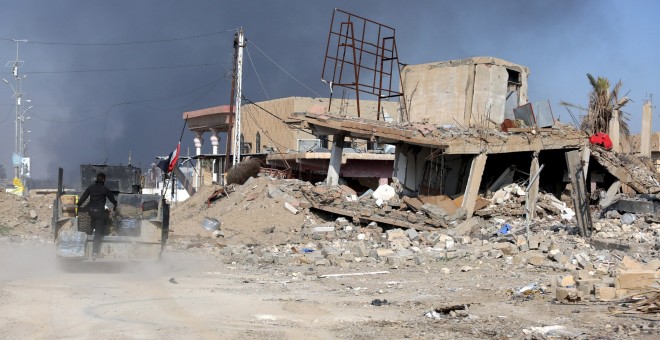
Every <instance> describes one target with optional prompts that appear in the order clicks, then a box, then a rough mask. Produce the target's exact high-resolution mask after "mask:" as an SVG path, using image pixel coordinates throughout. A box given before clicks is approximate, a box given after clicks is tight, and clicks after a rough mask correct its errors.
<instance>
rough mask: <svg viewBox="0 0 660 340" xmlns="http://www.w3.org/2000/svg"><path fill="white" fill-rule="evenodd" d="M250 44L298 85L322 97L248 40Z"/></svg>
mask: <svg viewBox="0 0 660 340" xmlns="http://www.w3.org/2000/svg"><path fill="white" fill-rule="evenodd" d="M248 43H250V44H252V45H253V46H254V47H255V48H256V49H257V51H259V52H261V54H263V55H264V56H265V57H266V58H268V60H270V62H271V63H273V64H274V65H275V66H277V67H278V68H279V69H280V70H282V71H283V72H284V73H286V74H287V75H288V76H289V77H291V78H292V79H293V80H295V81H296V82H297V83H298V84H300V85H302V86H303V87H304V88H306V89H308V90H309V91H310V92H312V93H314V94H315V95H316V96H317V97H322V96H321V95H320V94H318V93H317V92H316V91H314V90H312V89H311V88H310V87H309V86H307V85H305V84H304V83H303V82H301V81H300V80H298V79H297V78H296V77H294V76H293V75H292V74H291V73H289V71H287V70H285V69H284V67H282V66H280V64H278V63H276V62H275V60H273V59H272V58H271V57H270V56H268V54H266V52H264V51H263V50H262V49H260V48H259V46H257V45H256V44H255V43H253V42H252V41H251V40H248Z"/></svg>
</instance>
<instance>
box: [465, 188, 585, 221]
mask: <svg viewBox="0 0 660 340" xmlns="http://www.w3.org/2000/svg"><path fill="white" fill-rule="evenodd" d="M525 195H526V193H525V189H524V188H522V187H521V186H520V185H518V184H515V183H511V184H509V185H506V186H504V187H502V188H501V189H499V190H497V191H496V192H494V193H493V194H492V196H490V197H489V202H490V204H489V205H488V206H486V207H484V208H482V209H479V210H477V211H475V215H477V216H484V217H498V216H522V215H525V198H526V197H525ZM535 215H536V216H538V217H541V218H542V217H545V216H547V217H549V218H554V217H560V218H561V219H563V220H566V221H570V220H571V219H572V218H574V216H575V212H574V211H573V209H571V208H569V207H568V205H567V204H566V202H564V201H561V200H559V199H557V198H556V197H555V196H554V195H552V194H547V193H542V194H540V195H539V197H538V202H537V203H536V210H535Z"/></svg>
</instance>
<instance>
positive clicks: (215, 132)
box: [182, 97, 398, 188]
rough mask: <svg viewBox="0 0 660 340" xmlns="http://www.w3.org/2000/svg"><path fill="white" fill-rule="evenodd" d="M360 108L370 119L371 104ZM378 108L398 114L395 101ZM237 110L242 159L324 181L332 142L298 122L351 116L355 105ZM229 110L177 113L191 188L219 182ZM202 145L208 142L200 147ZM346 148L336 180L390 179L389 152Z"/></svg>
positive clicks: (359, 143) (302, 101)
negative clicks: (188, 155)
mask: <svg viewBox="0 0 660 340" xmlns="http://www.w3.org/2000/svg"><path fill="white" fill-rule="evenodd" d="M360 104H361V108H362V112H363V116H364V117H367V118H371V119H376V112H377V110H376V103H375V102H373V101H362V102H361V103H360ZM382 106H383V112H392V115H395V114H396V112H397V110H398V103H397V102H387V103H383V104H382ZM241 109H242V117H243V118H242V124H241V131H240V135H241V137H240V140H241V150H242V158H245V157H252V158H260V159H262V160H263V162H264V164H265V165H267V166H269V167H272V168H276V169H279V170H288V171H291V172H292V173H294V174H295V176H296V177H299V178H305V179H308V180H315V179H316V180H319V179H323V178H324V177H325V175H326V171H327V168H328V162H329V159H330V150H329V149H328V145H329V144H332V143H333V139H332V138H333V137H332V135H330V136H328V135H322V136H315V135H313V134H312V131H311V130H309V129H303V128H301V126H300V125H301V124H302V121H303V119H302V117H304V115H305V114H306V113H308V112H320V113H323V112H328V111H330V112H333V113H334V114H335V115H337V116H339V117H355V116H356V115H357V103H356V101H355V100H335V101H330V100H329V99H328V98H308V97H287V98H279V99H274V100H268V101H262V102H256V103H249V104H245V105H242V107H241ZM231 110H232V108H231V107H230V106H229V105H221V106H216V107H210V108H205V109H201V110H195V111H189V112H184V113H183V117H182V118H183V119H184V120H186V122H187V126H188V129H190V131H192V132H193V133H194V136H195V137H194V143H195V156H194V157H193V158H194V159H195V160H197V162H196V164H197V166H196V168H197V171H196V176H194V177H195V178H194V181H193V182H194V184H195V187H196V188H199V187H200V186H202V185H205V184H211V183H212V182H218V183H221V184H222V183H223V177H222V174H223V173H224V172H225V171H226V169H227V161H226V159H227V157H226V156H227V153H226V151H225V150H226V143H222V142H221V134H223V133H227V132H228V131H229V130H230V128H231V127H232V126H233V124H234V123H235V122H234V121H233V112H231ZM205 140H208V141H209V142H210V143H207V144H206V145H205ZM208 144H210V146H211V147H210V148H209V146H208ZM346 144H347V148H346V151H347V152H346V153H345V154H344V157H343V158H342V164H343V165H344V168H343V170H342V176H344V177H345V178H347V179H353V180H355V181H356V182H363V183H365V185H368V184H369V183H374V182H375V183H376V185H377V183H378V181H379V180H381V178H383V179H385V180H386V179H387V178H390V177H391V169H392V168H393V166H394V154H393V149H391V150H384V146H379V145H373V144H370V143H367V142H366V141H364V140H347V141H346ZM209 149H210V152H209ZM230 156H231V155H230ZM204 160H206V161H208V162H209V163H212V166H211V170H210V171H208V170H206V171H205V169H204V168H203V167H202V166H201V163H202V161H204ZM229 161H230V162H231V157H229Z"/></svg>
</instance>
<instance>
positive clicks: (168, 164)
mask: <svg viewBox="0 0 660 340" xmlns="http://www.w3.org/2000/svg"><path fill="white" fill-rule="evenodd" d="M179 151H181V142H179V144H177V145H176V149H174V151H172V152H170V154H169V156H167V158H166V159H163V160H161V161H160V162H158V167H159V168H160V169H161V170H163V172H165V173H170V172H172V170H174V167H175V166H176V162H178V161H179Z"/></svg>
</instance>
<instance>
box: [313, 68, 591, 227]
mask: <svg viewBox="0 0 660 340" xmlns="http://www.w3.org/2000/svg"><path fill="white" fill-rule="evenodd" d="M401 74H402V83H403V88H404V91H403V92H404V93H405V94H406V95H405V96H404V97H403V98H404V99H402V100H406V101H407V107H408V112H407V116H408V121H407V122H400V123H396V124H395V123H388V122H383V121H373V120H367V119H357V118H348V117H339V116H337V115H334V114H332V113H331V112H329V113H328V114H316V113H307V114H306V115H305V121H306V124H307V125H306V126H307V127H309V128H310V129H311V130H312V131H313V132H314V133H315V134H316V135H333V136H335V138H334V140H337V141H338V140H344V139H346V138H361V139H365V140H369V141H372V142H375V143H379V144H393V145H396V152H395V154H396V156H395V166H394V167H393V169H392V177H393V178H396V179H397V180H398V181H399V182H400V183H401V184H402V186H403V191H402V192H403V194H405V195H410V196H418V195H423V196H439V195H441V196H448V197H450V198H452V199H457V198H458V201H457V202H459V201H460V204H459V205H460V206H461V207H462V208H463V209H464V210H465V211H466V214H467V215H468V216H471V215H472V213H473V212H474V204H475V202H476V199H477V197H478V195H479V194H480V193H482V194H483V193H486V192H488V191H490V192H492V191H495V190H497V189H499V188H500V187H501V186H503V185H505V184H509V183H511V182H514V181H519V182H520V183H522V182H525V181H526V180H528V179H529V177H530V174H534V173H535V172H537V171H538V169H539V167H540V164H544V165H545V167H546V168H545V170H544V172H543V174H541V176H540V177H539V181H537V182H535V183H534V185H533V186H532V188H531V191H532V193H537V192H538V190H539V188H542V189H543V190H544V191H547V192H559V193H560V192H561V191H562V190H563V186H564V185H563V184H565V183H566V182H568V178H567V176H565V173H566V169H567V167H566V161H565V157H564V154H565V152H566V151H570V150H579V149H581V148H584V147H585V146H586V145H587V144H586V143H587V141H586V138H585V136H584V134H583V133H581V132H579V131H576V130H575V129H574V128H572V127H570V126H567V125H563V124H561V123H558V122H556V121H555V120H554V119H553V117H552V114H551V112H550V111H547V110H545V111H544V110H537V112H538V113H542V114H544V116H541V115H539V114H538V113H537V114H536V115H535V112H534V108H533V106H532V108H531V109H529V110H521V109H520V108H521V107H522V108H525V106H524V104H527V94H526V93H527V76H528V74H529V71H528V69H527V68H526V67H524V66H520V65H516V64H513V63H510V62H507V61H504V60H501V59H497V58H489V57H478V58H469V59H463V60H458V61H449V62H441V63H431V64H424V65H412V66H406V67H404V69H403V71H402V73H401ZM505 122H508V125H507V123H505ZM516 126H517V127H516ZM503 130H506V131H503ZM341 157H342V145H340V144H339V143H335V144H334V145H333V157H331V160H330V167H329V169H328V183H330V184H336V183H337V180H338V177H339V176H337V175H336V174H339V173H341V166H340V164H341V163H340V162H339V159H341Z"/></svg>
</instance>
